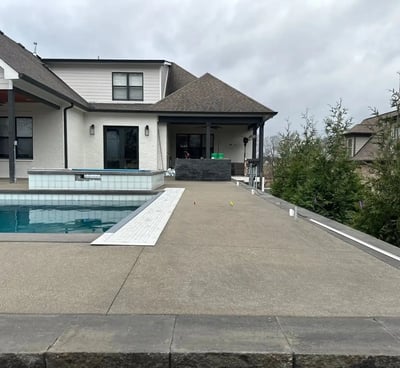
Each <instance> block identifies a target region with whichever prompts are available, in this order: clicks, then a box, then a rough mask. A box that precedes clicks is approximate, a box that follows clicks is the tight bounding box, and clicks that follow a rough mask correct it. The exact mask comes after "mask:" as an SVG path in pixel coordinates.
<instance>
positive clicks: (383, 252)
mask: <svg viewBox="0 0 400 368" xmlns="http://www.w3.org/2000/svg"><path fill="white" fill-rule="evenodd" d="M310 221H311V222H313V223H315V224H317V225H319V226H322V227H324V228H326V229H328V230H330V231H333V232H335V233H337V234H339V235H342V236H344V237H345V238H348V239H350V240H353V241H355V242H357V243H359V244H361V245H363V246H364V247H367V248H370V249H372V250H374V251H375V252H378V253H381V254H383V255H385V256H387V257H390V258H392V259H394V260H396V261H399V262H400V257H398V256H396V255H394V254H393V253H390V252H387V251H386V250H383V249H381V248H378V247H375V246H374V245H371V244H368V243H366V242H365V241H362V240H360V239H357V238H355V237H354V236H351V235H348V234H346V233H344V232H342V231H340V230H336V229H335V228H333V227H330V226H328V225H325V224H323V223H321V222H318V221H316V220H314V219H310Z"/></svg>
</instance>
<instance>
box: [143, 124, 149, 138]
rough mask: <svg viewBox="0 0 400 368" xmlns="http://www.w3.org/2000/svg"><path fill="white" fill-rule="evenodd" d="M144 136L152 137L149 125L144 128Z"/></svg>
mask: <svg viewBox="0 0 400 368" xmlns="http://www.w3.org/2000/svg"><path fill="white" fill-rule="evenodd" d="M144 135H145V136H146V137H148V136H149V135H150V128H149V126H148V125H146V126H145V127H144Z"/></svg>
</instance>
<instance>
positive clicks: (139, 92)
mask: <svg viewBox="0 0 400 368" xmlns="http://www.w3.org/2000/svg"><path fill="white" fill-rule="evenodd" d="M112 88H113V90H112V98H113V100H119V101H143V73H112Z"/></svg>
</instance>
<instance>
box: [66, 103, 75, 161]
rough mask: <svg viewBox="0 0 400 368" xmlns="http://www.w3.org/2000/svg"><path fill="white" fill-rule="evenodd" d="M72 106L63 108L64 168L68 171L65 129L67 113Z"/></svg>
mask: <svg viewBox="0 0 400 368" xmlns="http://www.w3.org/2000/svg"><path fill="white" fill-rule="evenodd" d="M73 107H74V104H73V103H71V105H70V106H67V107H65V108H64V168H65V169H68V128H67V121H68V120H67V111H68V110H69V109H72V108H73Z"/></svg>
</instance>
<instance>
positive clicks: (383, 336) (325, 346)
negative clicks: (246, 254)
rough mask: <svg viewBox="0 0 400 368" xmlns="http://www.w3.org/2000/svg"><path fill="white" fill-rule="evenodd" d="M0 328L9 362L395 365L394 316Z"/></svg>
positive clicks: (160, 319) (21, 319)
mask: <svg viewBox="0 0 400 368" xmlns="http://www.w3.org/2000/svg"><path fill="white" fill-rule="evenodd" d="M0 326H1V327H2V331H3V332H2V334H1V336H0V364H2V366H7V367H19V368H21V367H33V366H35V367H37V368H45V367H47V368H55V367H79V368H86V367H94V366H96V367H121V366H131V365H132V366H135V367H143V368H144V367H165V368H172V367H175V368H178V367H193V368H197V367H199V368H200V367H214V368H222V367H228V366H229V367H231V368H235V367H237V368H238V367H249V368H250V367H261V366H263V367H264V366H265V367H267V366H268V367H273V368H300V367H321V366H324V367H328V366H329V367H341V368H351V367H356V366H357V367H367V366H368V367H398V366H399V364H400V318H398V317H397V318H396V317H392V318H391V317H375V318H373V317H365V318H364V317H329V318H327V317H287V316H230V315H175V314H173V315H145V314H143V315H76V314H75V315H15V314H13V315H10V314H3V315H0ZM11 336H12V339H11V338H10V337H11Z"/></svg>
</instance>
